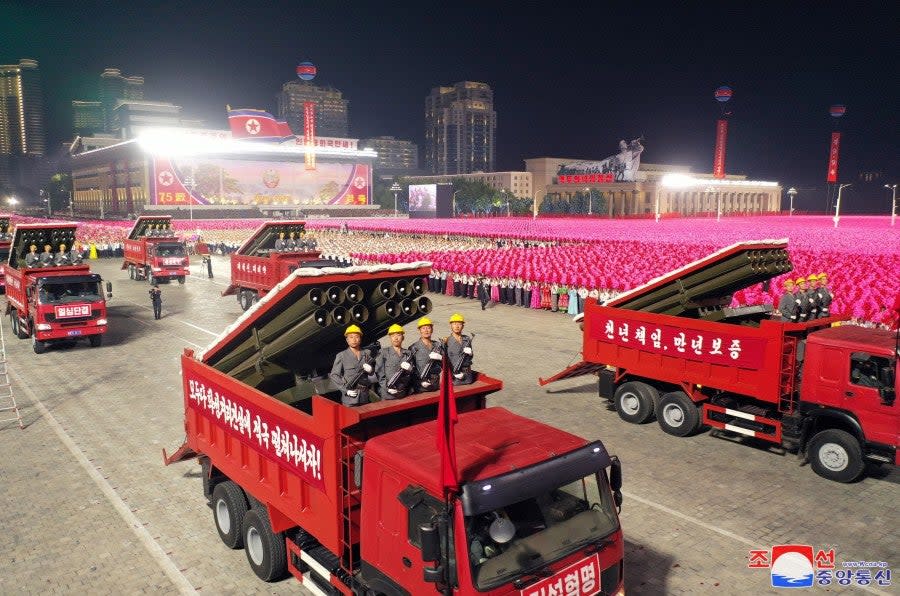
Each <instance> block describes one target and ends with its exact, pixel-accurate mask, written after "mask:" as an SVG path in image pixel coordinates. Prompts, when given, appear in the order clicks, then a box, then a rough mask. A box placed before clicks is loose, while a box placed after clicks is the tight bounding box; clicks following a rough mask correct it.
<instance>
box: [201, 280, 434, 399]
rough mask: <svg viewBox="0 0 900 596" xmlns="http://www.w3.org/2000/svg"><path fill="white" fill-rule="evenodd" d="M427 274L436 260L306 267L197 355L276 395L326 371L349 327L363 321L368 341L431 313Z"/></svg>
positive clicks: (342, 343)
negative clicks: (361, 265)
mask: <svg viewBox="0 0 900 596" xmlns="http://www.w3.org/2000/svg"><path fill="white" fill-rule="evenodd" d="M429 272H430V263H411V264H396V265H376V266H370V267H342V268H329V267H326V268H321V269H318V268H305V267H301V268H299V269H297V270H296V271H294V272H293V273H291V274H290V275H288V276H287V277H286V278H285V279H284V280H283V281H282V282H281V283H279V284H278V285H277V286H276V287H275V288H273V289H272V291H271V292H269V293H268V294H266V295H265V296H264V297H263V298H262V299H261V300H260V302H259V303H257V304H256V305H255V306H254V307H252V308H251V309H250V310H248V311H247V312H246V313H244V315H243V316H241V317H240V318H239V319H238V320H237V321H236V322H235V323H234V324H233V325H232V326H231V327H229V328H228V329H227V330H226V331H225V332H224V333H223V334H222V335H221V336H220V337H219V338H218V339H217V340H215V341H214V342H213V343H212V344H211V345H210V346H209V347H208V348H207V350H206V351H205V352H204V353H203V354H202V355H200V356H199V358H200V359H201V360H202V361H203V362H204V363H206V364H208V365H209V366H212V367H213V368H215V369H217V370H219V371H221V372H223V373H225V374H227V375H229V376H231V377H233V378H235V379H237V380H239V381H241V382H242V383H245V384H247V385H250V386H252V387H255V388H257V389H259V390H261V391H264V392H266V393H268V394H270V395H276V394H279V393H282V392H284V391H286V390H289V389H293V388H294V387H297V386H298V385H299V383H300V382H301V380H308V379H313V378H320V377H323V376H325V375H327V374H328V372H329V371H330V370H331V365H332V363H333V361H334V356H335V354H337V353H338V352H340V351H341V350H343V349H345V348H346V341H345V339H344V330H345V328H346V327H347V325H350V324H355V325H358V326H359V327H360V328H361V329H362V331H363V343H364V344H370V343H372V342H375V341H378V340H379V339H380V338H381V337H382V336H383V335H384V334H385V333H386V332H387V329H388V327H390V326H391V325H393V324H398V325H405V324H407V323H409V322H411V321H413V320H414V319H415V318H417V317H420V316H422V315H425V314H428V313H429V312H431V308H432V306H431V300H429V299H428V298H427V297H425V296H423V295H422V294H423V293H424V291H425V285H424V281H423V278H424V277H425V276H427V275H428V273H429Z"/></svg>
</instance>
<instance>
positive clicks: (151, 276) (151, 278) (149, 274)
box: [147, 271, 156, 286]
mask: <svg viewBox="0 0 900 596" xmlns="http://www.w3.org/2000/svg"><path fill="white" fill-rule="evenodd" d="M147 281H149V282H150V285H151V286H152V285H153V284H155V283H156V278H155V277H153V273H152V272H150V271H148V272H147Z"/></svg>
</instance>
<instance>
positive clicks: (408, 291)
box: [394, 279, 413, 298]
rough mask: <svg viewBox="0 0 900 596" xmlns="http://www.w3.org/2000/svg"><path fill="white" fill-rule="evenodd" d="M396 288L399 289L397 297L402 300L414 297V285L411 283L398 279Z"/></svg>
mask: <svg viewBox="0 0 900 596" xmlns="http://www.w3.org/2000/svg"><path fill="white" fill-rule="evenodd" d="M394 287H395V288H396V289H397V296H399V297H401V298H409V297H410V296H412V293H413V288H412V284H411V283H409V282H408V281H407V280H405V279H398V280H397V282H396V283H395V284H394Z"/></svg>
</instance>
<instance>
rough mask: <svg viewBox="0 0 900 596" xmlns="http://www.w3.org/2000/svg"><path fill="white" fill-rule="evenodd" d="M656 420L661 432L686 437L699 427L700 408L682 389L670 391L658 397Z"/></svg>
mask: <svg viewBox="0 0 900 596" xmlns="http://www.w3.org/2000/svg"><path fill="white" fill-rule="evenodd" d="M656 421H657V422H659V427H660V428H661V429H663V432H666V433H668V434H670V435H674V436H676V437H687V436H689V435H692V434H694V433H695V432H697V429H698V428H699V427H700V410H699V409H698V408H697V405H696V404H695V403H694V402H693V401H691V398H689V397H688V396H687V394H686V393H685V392H684V391H672V392H671V393H666V394H665V395H663V396H662V397H661V398H660V399H659V407H658V408H657V409H656Z"/></svg>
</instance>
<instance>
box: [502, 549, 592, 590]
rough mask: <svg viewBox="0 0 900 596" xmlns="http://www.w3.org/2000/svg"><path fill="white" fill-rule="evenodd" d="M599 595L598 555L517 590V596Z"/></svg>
mask: <svg viewBox="0 0 900 596" xmlns="http://www.w3.org/2000/svg"><path fill="white" fill-rule="evenodd" d="M599 593H600V555H594V556H593V557H589V558H587V559H582V560H580V561H578V562H577V563H575V564H574V565H569V566H568V567H566V568H565V569H563V570H562V571H560V572H559V573H557V574H556V575H554V576H552V577H548V578H547V579H544V580H541V581H539V582H538V583H536V584H532V585H530V586H528V587H527V588H525V589H524V590H519V596H550V595H551V594H559V595H560V596H562V595H563V594H565V595H566V596H591V595H593V594H599Z"/></svg>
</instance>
